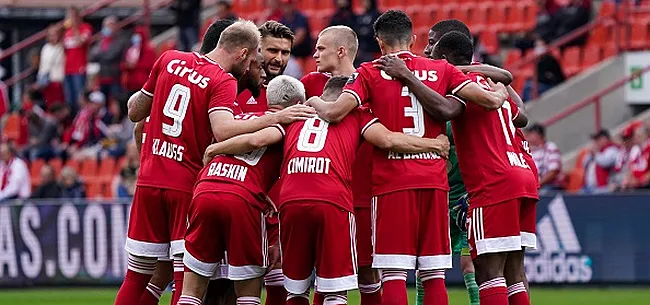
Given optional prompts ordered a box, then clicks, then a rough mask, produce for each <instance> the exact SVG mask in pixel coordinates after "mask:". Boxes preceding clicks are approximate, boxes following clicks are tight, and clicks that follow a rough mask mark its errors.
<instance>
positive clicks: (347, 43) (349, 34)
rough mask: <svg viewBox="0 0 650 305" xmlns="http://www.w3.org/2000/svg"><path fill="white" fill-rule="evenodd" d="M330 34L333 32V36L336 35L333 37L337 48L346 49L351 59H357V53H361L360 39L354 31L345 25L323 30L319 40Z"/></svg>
mask: <svg viewBox="0 0 650 305" xmlns="http://www.w3.org/2000/svg"><path fill="white" fill-rule="evenodd" d="M328 32H331V34H332V35H334V36H333V37H334V41H335V43H336V45H337V47H338V46H343V47H345V49H346V50H347V51H348V53H349V57H350V58H352V59H354V58H356V57H357V52H358V51H359V39H358V38H357V33H355V32H354V30H352V29H351V28H350V27H347V26H344V25H334V26H330V27H326V28H325V29H323V30H322V31H321V32H320V33H319V34H318V38H321V37H323V36H324V35H325V34H327V33H328Z"/></svg>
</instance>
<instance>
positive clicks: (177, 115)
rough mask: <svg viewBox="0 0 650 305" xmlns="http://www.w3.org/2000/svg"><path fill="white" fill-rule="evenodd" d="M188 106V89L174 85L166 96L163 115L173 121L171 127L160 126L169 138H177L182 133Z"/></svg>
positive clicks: (167, 125)
mask: <svg viewBox="0 0 650 305" xmlns="http://www.w3.org/2000/svg"><path fill="white" fill-rule="evenodd" d="M189 105H190V88H188V87H187V86H183V85H181V84H176V85H174V86H173V87H172V90H171V91H170V92H169V96H167V101H165V107H163V114H164V115H165V116H166V117H168V118H170V119H172V120H174V124H173V125H169V124H165V123H163V124H162V132H163V134H166V135H168V136H170V137H174V138H178V137H179V136H180V135H181V132H183V120H184V119H185V113H187V106H189Z"/></svg>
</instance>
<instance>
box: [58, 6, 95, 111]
mask: <svg viewBox="0 0 650 305" xmlns="http://www.w3.org/2000/svg"><path fill="white" fill-rule="evenodd" d="M63 26H64V27H65V29H66V30H65V32H64V33H63V48H64V50H65V78H64V81H63V90H64V91H63V92H64V93H65V100H66V103H68V107H70V111H72V114H73V115H75V114H77V111H79V103H78V101H79V97H80V96H81V94H82V93H83V91H84V88H85V87H86V65H87V64H88V61H87V59H88V47H89V43H90V37H91V36H92V34H93V28H92V27H91V26H90V24H88V23H85V22H83V20H82V19H81V15H80V13H79V9H77V8H75V7H71V8H69V9H68V13H67V17H66V20H65V21H64V23H63Z"/></svg>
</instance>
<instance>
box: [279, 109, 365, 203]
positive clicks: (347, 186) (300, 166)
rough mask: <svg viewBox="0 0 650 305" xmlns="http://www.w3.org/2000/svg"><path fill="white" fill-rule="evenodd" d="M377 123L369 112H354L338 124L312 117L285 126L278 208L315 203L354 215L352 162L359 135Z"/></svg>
mask: <svg viewBox="0 0 650 305" xmlns="http://www.w3.org/2000/svg"><path fill="white" fill-rule="evenodd" d="M376 121H377V119H376V118H374V116H372V114H371V113H370V111H369V110H368V109H355V110H354V111H352V112H351V113H350V114H348V115H347V116H346V117H345V118H344V119H343V120H342V121H341V122H339V123H337V124H329V123H328V122H326V121H324V120H321V119H319V118H311V119H309V120H306V121H299V122H295V123H292V124H290V125H289V126H287V127H286V131H287V135H286V138H285V140H284V161H283V164H282V172H281V177H280V179H281V180H282V188H281V189H280V209H281V208H282V206H284V205H285V204H288V203H289V202H291V201H305V200H318V201H325V202H329V203H332V204H334V205H336V206H338V207H340V208H342V209H345V210H347V211H350V212H354V209H353V196H352V185H351V183H352V163H353V162H354V158H355V154H356V152H357V149H358V147H359V143H360V141H361V136H362V135H363V133H364V132H365V131H366V129H367V128H368V127H369V126H370V125H372V124H373V123H375V122H376Z"/></svg>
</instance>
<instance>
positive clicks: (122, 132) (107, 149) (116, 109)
mask: <svg viewBox="0 0 650 305" xmlns="http://www.w3.org/2000/svg"><path fill="white" fill-rule="evenodd" d="M129 97H130V95H129V94H121V95H120V96H118V98H117V99H116V100H113V101H112V102H111V103H110V106H109V107H108V108H109V113H110V115H109V116H107V117H110V120H108V121H107V124H109V125H108V126H105V125H104V126H105V127H102V129H104V130H105V132H103V133H104V134H105V135H106V138H105V139H104V140H103V141H102V146H103V150H102V155H101V157H102V158H106V157H113V158H118V157H121V156H123V155H124V153H125V152H126V149H127V144H128V143H130V142H132V139H133V128H134V126H135V125H134V124H133V122H131V120H129V118H128V116H127V111H128V110H127V107H126V105H127V101H128V100H129ZM105 121H106V120H105ZM102 123H103V122H102Z"/></svg>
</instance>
